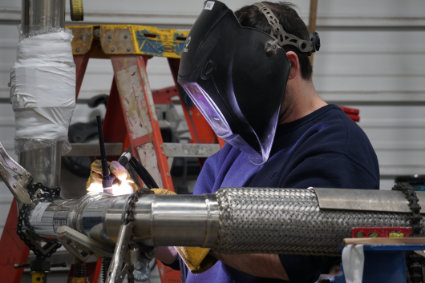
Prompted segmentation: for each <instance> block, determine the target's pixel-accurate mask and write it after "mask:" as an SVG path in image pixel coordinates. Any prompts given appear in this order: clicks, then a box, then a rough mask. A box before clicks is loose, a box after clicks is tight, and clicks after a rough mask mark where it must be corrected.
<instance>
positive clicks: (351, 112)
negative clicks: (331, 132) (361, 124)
mask: <svg viewBox="0 0 425 283" xmlns="http://www.w3.org/2000/svg"><path fill="white" fill-rule="evenodd" d="M339 108H341V109H342V111H344V113H345V114H347V116H348V117H350V119H351V120H353V121H354V122H358V121H360V116H359V113H360V110H359V109H356V108H350V107H345V106H339Z"/></svg>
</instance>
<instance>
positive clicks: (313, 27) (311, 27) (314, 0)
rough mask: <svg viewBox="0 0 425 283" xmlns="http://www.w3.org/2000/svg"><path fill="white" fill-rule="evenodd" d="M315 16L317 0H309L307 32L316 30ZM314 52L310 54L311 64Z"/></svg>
mask: <svg viewBox="0 0 425 283" xmlns="http://www.w3.org/2000/svg"><path fill="white" fill-rule="evenodd" d="M316 18H317V0H310V14H309V17H308V32H309V33H310V34H312V33H313V32H314V31H316ZM313 60H314V53H313V54H311V56H310V63H311V65H312V66H313Z"/></svg>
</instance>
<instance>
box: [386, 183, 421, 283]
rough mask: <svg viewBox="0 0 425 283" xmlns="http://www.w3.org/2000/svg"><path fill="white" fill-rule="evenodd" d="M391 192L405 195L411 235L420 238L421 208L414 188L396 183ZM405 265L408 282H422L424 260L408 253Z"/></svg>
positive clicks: (413, 253) (406, 184) (412, 253)
mask: <svg viewBox="0 0 425 283" xmlns="http://www.w3.org/2000/svg"><path fill="white" fill-rule="evenodd" d="M393 190H396V191H401V192H403V194H404V195H405V197H406V199H407V201H408V202H409V208H410V210H411V212H412V213H411V216H410V217H409V222H410V226H411V227H412V235H413V236H414V237H415V236H420V235H421V230H422V225H421V220H422V215H421V214H420V211H421V206H420V205H419V199H418V196H417V195H416V192H415V190H414V188H413V187H412V185H410V184H409V183H397V184H395V185H394V187H393ZM407 264H408V266H407V267H408V271H409V275H410V282H412V283H421V282H423V267H424V258H423V257H422V256H420V255H418V254H416V253H415V252H410V253H408V254H407Z"/></svg>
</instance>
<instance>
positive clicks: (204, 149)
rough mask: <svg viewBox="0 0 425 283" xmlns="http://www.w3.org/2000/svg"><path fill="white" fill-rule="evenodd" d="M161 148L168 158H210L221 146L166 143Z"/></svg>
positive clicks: (213, 144) (214, 144)
mask: <svg viewBox="0 0 425 283" xmlns="http://www.w3.org/2000/svg"><path fill="white" fill-rule="evenodd" d="M161 148H162V149H163V150H164V154H165V155H166V156H167V157H208V156H210V155H212V154H214V153H216V152H217V151H218V150H219V149H220V146H219V145H218V144H216V143H211V144H209V143H164V144H162V145H161Z"/></svg>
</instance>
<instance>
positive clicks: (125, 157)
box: [118, 152, 159, 189]
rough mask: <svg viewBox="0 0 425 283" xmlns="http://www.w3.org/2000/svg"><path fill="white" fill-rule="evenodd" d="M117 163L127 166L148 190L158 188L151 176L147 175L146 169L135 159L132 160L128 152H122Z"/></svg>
mask: <svg viewBox="0 0 425 283" xmlns="http://www.w3.org/2000/svg"><path fill="white" fill-rule="evenodd" d="M118 162H119V163H120V164H121V165H122V166H124V167H126V168H127V165H128V164H129V165H130V166H131V168H132V169H133V170H134V171H136V173H137V175H139V177H140V179H142V181H143V183H144V184H145V185H146V186H147V187H148V188H149V189H152V188H159V186H158V184H157V183H156V182H155V180H154V179H153V177H152V175H151V174H149V172H148V170H146V168H145V167H144V166H143V165H142V164H141V163H140V162H139V161H138V160H137V159H136V158H134V157H133V156H132V155H131V153H130V152H124V153H123V154H121V156H120V158H119V159H118Z"/></svg>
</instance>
